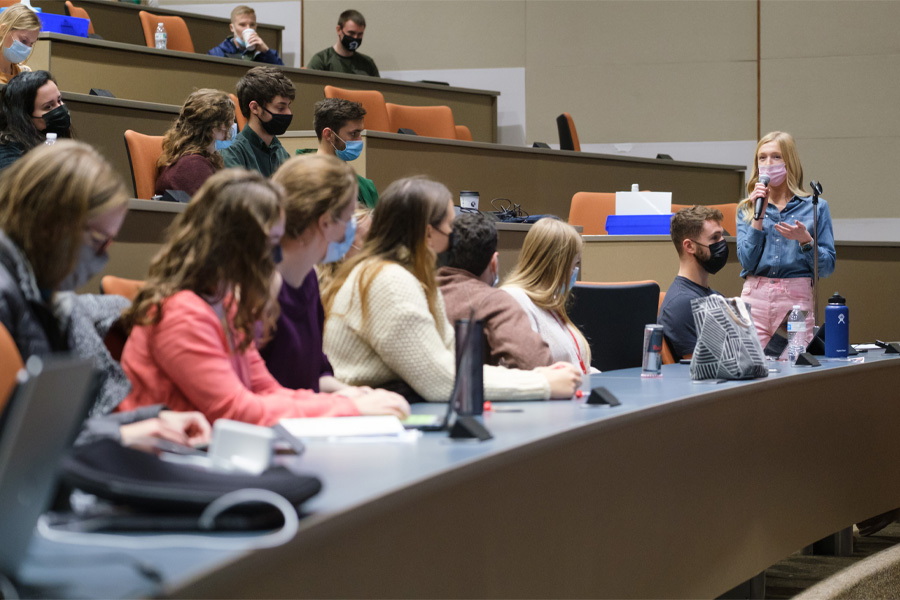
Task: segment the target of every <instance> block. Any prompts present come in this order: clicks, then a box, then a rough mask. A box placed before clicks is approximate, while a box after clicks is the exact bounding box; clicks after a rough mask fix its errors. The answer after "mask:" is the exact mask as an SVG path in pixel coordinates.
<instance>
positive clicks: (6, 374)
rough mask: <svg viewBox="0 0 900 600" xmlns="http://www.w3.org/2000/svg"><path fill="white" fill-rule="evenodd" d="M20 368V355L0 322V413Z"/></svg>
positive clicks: (13, 386)
mask: <svg viewBox="0 0 900 600" xmlns="http://www.w3.org/2000/svg"><path fill="white" fill-rule="evenodd" d="M21 368H22V355H20V354H19V349H18V348H17V347H16V343H15V342H14V341H13V339H12V336H11V335H10V334H9V331H8V330H7V329H6V327H5V326H4V325H3V324H2V323H0V414H3V409H4V408H5V407H6V403H7V401H8V400H9V395H10V394H11V393H12V391H13V388H15V386H16V375H17V374H18V373H19V369H21Z"/></svg>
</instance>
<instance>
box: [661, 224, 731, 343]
mask: <svg viewBox="0 0 900 600" xmlns="http://www.w3.org/2000/svg"><path fill="white" fill-rule="evenodd" d="M672 243H674V244H675V248H676V249H677V250H678V260H679V263H680V265H679V268H678V275H677V276H676V277H675V281H673V282H672V285H670V286H669V290H668V291H667V292H666V297H665V299H664V300H663V303H662V306H661V307H660V310H659V324H660V325H662V326H663V327H665V332H664V335H665V338H666V341H667V342H668V344H669V347H670V348H671V349H672V354H674V355H675V357H676V358H682V357H688V356H690V355H692V354H693V353H694V346H695V345H696V344H697V330H696V328H695V327H694V315H693V312H692V311H691V300H693V299H694V298H705V297H706V296H711V295H713V294H718V293H719V292H717V291H715V290H713V289H710V287H709V276H710V274H715V273H718V272H719V270H720V269H721V268H722V267H724V266H725V263H726V262H727V261H728V245H727V244H726V242H725V238H724V229H722V213H721V212H720V211H718V210H717V209H715V208H708V207H706V206H692V207H690V208H683V209H681V210H679V211H678V212H677V213H675V215H674V216H673V217H672Z"/></svg>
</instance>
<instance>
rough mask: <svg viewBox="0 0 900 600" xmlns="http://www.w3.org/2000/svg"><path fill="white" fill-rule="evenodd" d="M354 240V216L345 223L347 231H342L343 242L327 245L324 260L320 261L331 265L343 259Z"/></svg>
mask: <svg viewBox="0 0 900 600" xmlns="http://www.w3.org/2000/svg"><path fill="white" fill-rule="evenodd" d="M355 238H356V215H354V216H352V217H351V218H350V220H349V221H347V229H345V230H344V241H342V242H329V243H328V252H326V253H325V258H323V259H322V262H323V263H332V262H336V261H339V260H341V259H342V258H344V255H345V254H347V252H348V251H349V250H350V246H352V245H353V240H354V239H355Z"/></svg>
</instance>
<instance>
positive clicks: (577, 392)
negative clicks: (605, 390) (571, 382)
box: [575, 390, 584, 398]
mask: <svg viewBox="0 0 900 600" xmlns="http://www.w3.org/2000/svg"><path fill="white" fill-rule="evenodd" d="M575 397H576V398H583V397H584V392H582V391H581V390H576V391H575Z"/></svg>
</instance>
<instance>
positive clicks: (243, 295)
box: [121, 169, 409, 425]
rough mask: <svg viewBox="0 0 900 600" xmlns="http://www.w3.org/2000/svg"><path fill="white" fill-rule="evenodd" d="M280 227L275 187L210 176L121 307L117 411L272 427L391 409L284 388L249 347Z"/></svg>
mask: <svg viewBox="0 0 900 600" xmlns="http://www.w3.org/2000/svg"><path fill="white" fill-rule="evenodd" d="M283 233H284V211H283V209H282V194H281V189H280V188H279V187H278V186H277V185H275V184H273V183H271V182H269V181H267V180H266V179H265V178H263V177H262V176H261V175H259V174H258V173H251V172H249V171H244V170H242V169H228V170H225V171H221V172H219V173H217V174H215V175H213V176H212V177H210V178H209V179H208V180H207V181H206V183H205V184H204V185H203V187H201V188H200V190H199V191H198V192H197V195H196V196H195V197H194V199H193V201H192V202H191V203H190V204H189V205H188V207H187V210H185V211H184V212H183V213H182V214H181V215H179V217H178V218H177V219H176V220H175V222H174V223H173V226H172V229H171V231H170V234H169V239H168V241H167V242H166V244H165V245H164V246H163V249H162V250H161V251H160V252H159V254H158V255H157V256H156V258H155V259H154V261H153V264H151V266H150V277H149V279H148V281H147V284H146V286H145V287H144V288H143V289H142V290H141V292H140V293H139V294H138V296H137V298H136V299H135V302H134V304H133V305H132V307H131V308H130V309H129V310H128V311H127V312H126V313H125V315H124V317H123V319H124V322H125V326H126V327H127V328H129V329H130V330H131V335H130V336H129V338H128V342H127V343H126V345H125V349H124V352H123V354H122V366H123V368H124V369H125V372H126V374H127V375H128V377H129V379H130V380H131V383H132V391H131V394H129V395H128V397H127V398H125V400H124V402H123V403H122V406H121V408H122V409H123V410H130V409H134V408H137V407H140V406H145V405H150V404H160V403H162V404H166V405H167V406H168V407H169V408H171V409H173V410H198V411H200V412H202V413H203V414H205V415H206V417H207V418H208V419H209V420H210V421H215V420H216V419H220V418H228V419H235V420H238V421H245V422H248V423H254V424H258V425H273V424H275V423H276V422H277V421H278V420H279V419H281V418H285V417H322V416H345V415H359V414H369V415H379V414H393V415H397V416H400V417H403V416H405V415H407V414H408V412H409V407H408V405H407V404H406V403H405V402H403V401H402V400H399V399H396V398H395V397H384V396H377V397H372V396H361V397H358V398H353V399H350V398H347V397H344V396H341V395H337V394H316V393H314V392H311V391H309V390H289V389H286V388H284V387H282V386H281V385H279V384H278V383H277V382H276V381H275V379H274V378H273V377H272V376H271V375H270V374H269V372H268V371H267V370H266V367H265V364H264V363H263V360H262V358H260V356H259V353H258V352H257V350H256V348H255V346H254V343H253V341H254V334H255V333H256V329H257V327H259V326H260V324H262V327H263V331H264V332H265V331H268V330H269V329H270V327H271V325H272V323H273V322H274V319H275V317H276V316H277V306H275V305H274V303H273V302H272V300H271V297H270V293H269V287H270V284H271V281H272V276H273V274H274V271H275V262H276V261H277V260H278V257H279V255H280V246H279V242H280V241H281V236H282V234H283Z"/></svg>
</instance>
